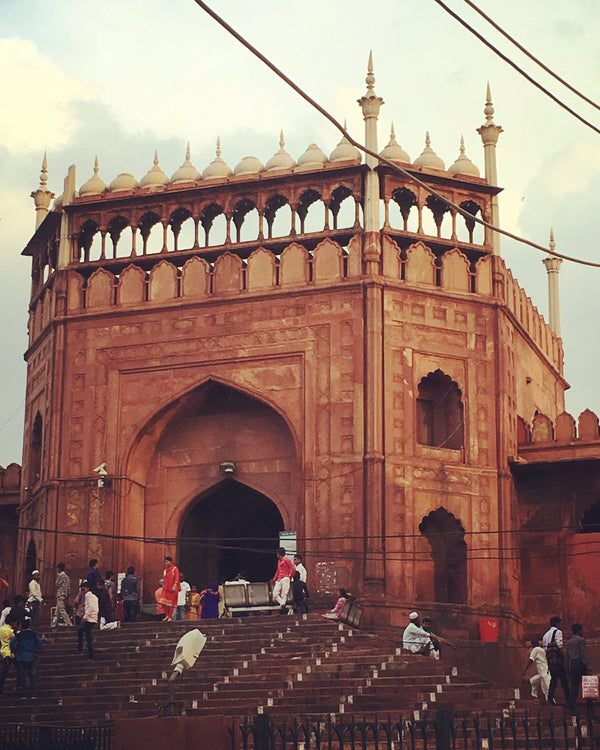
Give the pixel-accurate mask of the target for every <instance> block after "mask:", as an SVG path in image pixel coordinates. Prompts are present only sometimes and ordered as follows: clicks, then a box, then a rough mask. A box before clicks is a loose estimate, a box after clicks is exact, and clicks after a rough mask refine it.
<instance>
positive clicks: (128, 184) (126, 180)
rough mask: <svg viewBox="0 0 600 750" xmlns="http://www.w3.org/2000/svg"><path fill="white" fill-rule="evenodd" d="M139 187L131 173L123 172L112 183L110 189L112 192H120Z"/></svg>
mask: <svg viewBox="0 0 600 750" xmlns="http://www.w3.org/2000/svg"><path fill="white" fill-rule="evenodd" d="M137 186H138V182H137V180H136V179H135V177H134V176H133V175H132V174H129V172H121V174H118V175H117V176H116V177H115V179H114V180H113V181H112V182H111V183H110V185H109V187H108V189H109V190H110V191H111V192H117V191H119V190H133V189H134V188H136V187H137Z"/></svg>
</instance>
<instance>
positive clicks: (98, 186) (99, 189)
mask: <svg viewBox="0 0 600 750" xmlns="http://www.w3.org/2000/svg"><path fill="white" fill-rule="evenodd" d="M105 190H106V185H105V183H104V181H103V180H101V179H100V177H98V157H96V161H95V162H94V174H93V175H92V176H91V177H90V179H89V180H88V181H87V182H84V183H83V185H82V186H81V187H80V188H79V195H100V194H101V193H103V192H104V191H105ZM61 198H62V196H61ZM54 205H56V201H55V203H54Z"/></svg>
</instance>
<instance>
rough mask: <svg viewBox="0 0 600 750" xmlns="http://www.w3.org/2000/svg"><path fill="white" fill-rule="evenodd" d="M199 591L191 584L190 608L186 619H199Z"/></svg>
mask: <svg viewBox="0 0 600 750" xmlns="http://www.w3.org/2000/svg"><path fill="white" fill-rule="evenodd" d="M199 609H200V593H199V591H198V589H197V588H196V586H192V589H191V591H190V608H189V609H188V613H187V619H188V620H198V619H200V612H199Z"/></svg>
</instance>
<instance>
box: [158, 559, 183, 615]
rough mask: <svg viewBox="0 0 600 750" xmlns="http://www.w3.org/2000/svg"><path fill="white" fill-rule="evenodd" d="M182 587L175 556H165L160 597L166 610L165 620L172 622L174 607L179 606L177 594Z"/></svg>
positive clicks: (160, 602) (160, 601)
mask: <svg viewBox="0 0 600 750" xmlns="http://www.w3.org/2000/svg"><path fill="white" fill-rule="evenodd" d="M180 588H181V581H180V578H179V568H178V567H177V565H175V563H174V562H173V558H172V557H169V556H168V555H167V557H165V570H164V573H163V588H162V594H161V596H160V599H159V604H162V606H163V607H164V610H165V619H164V620H163V622H171V621H172V620H173V609H174V608H175V607H176V606H177V595H178V594H179V589H180Z"/></svg>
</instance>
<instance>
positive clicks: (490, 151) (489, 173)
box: [477, 83, 502, 255]
mask: <svg viewBox="0 0 600 750" xmlns="http://www.w3.org/2000/svg"><path fill="white" fill-rule="evenodd" d="M483 112H484V114H485V124H484V125H482V126H481V127H480V128H477V132H478V133H479V135H480V136H481V140H482V141H483V155H484V161H485V178H486V180H487V181H488V182H489V184H490V185H493V186H494V187H497V186H498V173H497V171H496V143H498V136H499V135H500V133H501V132H502V126H500V125H496V124H495V123H494V105H493V104H492V93H491V91H490V84H489V83H488V85H487V95H486V102H485V108H484V110H483ZM490 218H491V223H492V224H493V225H494V226H495V227H497V226H500V224H499V222H500V216H499V211H498V196H497V195H494V196H492V215H491V217H490ZM492 250H493V252H494V255H500V235H499V234H498V233H497V232H492Z"/></svg>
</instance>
